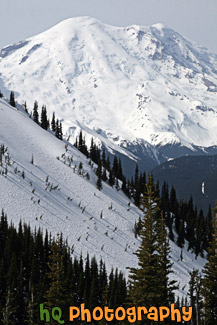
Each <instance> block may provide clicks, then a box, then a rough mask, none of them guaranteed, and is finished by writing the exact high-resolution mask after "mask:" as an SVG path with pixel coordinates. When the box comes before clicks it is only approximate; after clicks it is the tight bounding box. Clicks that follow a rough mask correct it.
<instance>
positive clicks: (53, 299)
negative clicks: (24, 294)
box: [45, 234, 66, 324]
mask: <svg viewBox="0 0 217 325" xmlns="http://www.w3.org/2000/svg"><path fill="white" fill-rule="evenodd" d="M63 256H64V249H63V247H61V241H60V236H59V234H58V235H57V239H56V241H55V242H53V244H52V246H51V255H50V257H49V263H48V267H49V269H50V271H49V273H48V274H47V277H48V279H49V281H50V282H49V288H48V290H47V292H46V294H45V299H46V302H45V305H46V306H47V307H48V308H49V309H50V308H52V307H53V306H58V307H60V308H62V310H64V309H63V306H65V301H66V294H65V293H66V288H65V285H64V284H65V275H64V264H63ZM50 324H56V322H55V321H53V320H51V323H50Z"/></svg>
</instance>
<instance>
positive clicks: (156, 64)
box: [0, 17, 217, 165]
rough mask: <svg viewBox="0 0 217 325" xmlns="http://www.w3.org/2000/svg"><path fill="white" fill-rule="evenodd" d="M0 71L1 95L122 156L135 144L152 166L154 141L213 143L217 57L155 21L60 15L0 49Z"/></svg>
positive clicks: (215, 135) (158, 144)
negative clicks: (44, 111)
mask: <svg viewBox="0 0 217 325" xmlns="http://www.w3.org/2000/svg"><path fill="white" fill-rule="evenodd" d="M0 72H1V75H0V88H2V90H3V91H4V92H5V95H6V94H7V90H15V91H16V92H17V94H16V95H17V99H18V101H19V102H24V101H25V100H26V101H27V104H28V106H29V107H30V108H31V109H32V107H33V102H34V100H35V99H37V100H38V102H39V104H40V105H42V104H46V105H47V108H48V111H49V113H50V114H51V113H52V112H53V110H54V109H55V111H56V113H57V116H58V117H60V118H61V119H62V120H63V122H64V128H65V131H67V132H68V133H70V134H71V135H72V137H71V140H72V141H73V140H74V134H75V133H76V132H78V131H76V130H78V128H80V127H81V128H86V130H88V129H89V130H91V132H95V136H96V137H97V134H98V135H100V136H101V139H100V141H101V142H108V143H109V144H108V145H107V147H108V146H109V147H112V146H114V145H115V150H119V149H118V148H119V146H121V147H123V148H124V150H125V154H126V155H128V154H129V151H128V149H129V147H130V146H131V145H133V146H134V147H136V146H137V145H138V144H140V143H142V146H143V148H144V151H145V153H144V155H146V156H151V157H152V159H153V161H155V165H156V164H157V163H159V162H161V161H162V159H161V157H160V155H159V152H158V150H157V149H156V147H157V148H159V147H160V148H162V147H164V146H166V145H168V144H169V145H181V146H185V147H187V148H189V149H191V150H194V151H195V150H196V149H195V146H200V147H209V146H213V145H217V133H216V127H217V104H216V103H217V101H216V97H217V55H216V54H211V53H209V52H208V51H207V50H206V49H204V48H203V47H201V46H199V45H197V44H195V43H194V42H192V41H190V40H188V39H186V38H184V37H182V36H181V35H180V34H178V33H176V32H175V31H173V30H171V29H169V28H167V27H165V26H163V25H162V24H155V25H152V26H150V27H143V26H136V25H134V26H129V27H124V28H120V27H113V26H109V25H106V24H104V23H102V22H101V21H98V20H96V19H93V18H89V17H81V18H73V19H68V20H66V21H63V22H61V23H60V24H58V25H57V26H55V27H53V28H51V29H49V30H48V31H46V32H44V33H42V34H40V35H37V36H34V37H31V38H29V39H27V40H25V41H23V42H20V43H19V44H15V45H10V46H8V47H6V48H4V49H2V51H1V54H0ZM87 138H88V136H87ZM130 152H132V150H131V151H130ZM168 155H169V156H170V153H168ZM171 156H172V153H171ZM153 165H154V163H153Z"/></svg>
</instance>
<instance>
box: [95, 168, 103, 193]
mask: <svg viewBox="0 0 217 325" xmlns="http://www.w3.org/2000/svg"><path fill="white" fill-rule="evenodd" d="M96 175H97V182H96V187H97V188H98V190H99V191H101V189H102V166H101V162H100V163H99V165H98V167H97V170H96Z"/></svg>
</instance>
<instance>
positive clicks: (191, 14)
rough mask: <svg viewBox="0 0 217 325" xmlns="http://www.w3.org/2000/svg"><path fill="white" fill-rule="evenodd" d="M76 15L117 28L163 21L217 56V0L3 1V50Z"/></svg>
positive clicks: (0, 22) (0, 37)
mask: <svg viewBox="0 0 217 325" xmlns="http://www.w3.org/2000/svg"><path fill="white" fill-rule="evenodd" d="M76 16H91V17H95V18H98V19H100V20H102V21H104V22H105V23H108V24H111V25H117V26H127V25H132V24H138V25H151V24H154V23H157V22H161V23H163V24H165V25H167V26H168V27H170V28H173V29H174V30H176V31H177V32H179V33H181V34H182V35H184V36H186V37H188V38H190V39H192V40H194V41H196V42H198V43H200V44H201V45H204V46H206V47H207V48H208V49H209V50H210V51H214V52H216V53H217V0H0V48H2V47H4V46H6V45H8V44H10V43H14V42H18V41H20V40H23V39H25V38H27V37H30V36H32V35H35V34H38V33H40V32H42V31H44V30H46V29H48V28H50V27H52V26H53V25H55V24H57V23H58V22H60V21H62V20H64V19H66V18H70V17H76Z"/></svg>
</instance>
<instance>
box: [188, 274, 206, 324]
mask: <svg viewBox="0 0 217 325" xmlns="http://www.w3.org/2000/svg"><path fill="white" fill-rule="evenodd" d="M201 288H202V279H201V275H200V274H199V271H198V270H193V271H192V272H190V281H189V291H188V296H189V298H190V306H192V319H191V323H192V324H195V325H196V324H204V323H203V322H202V317H203V315H202V310H203V300H202V294H201Z"/></svg>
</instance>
